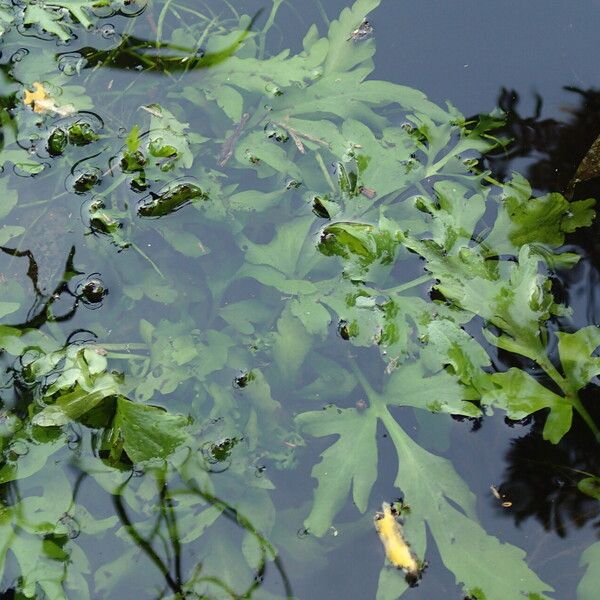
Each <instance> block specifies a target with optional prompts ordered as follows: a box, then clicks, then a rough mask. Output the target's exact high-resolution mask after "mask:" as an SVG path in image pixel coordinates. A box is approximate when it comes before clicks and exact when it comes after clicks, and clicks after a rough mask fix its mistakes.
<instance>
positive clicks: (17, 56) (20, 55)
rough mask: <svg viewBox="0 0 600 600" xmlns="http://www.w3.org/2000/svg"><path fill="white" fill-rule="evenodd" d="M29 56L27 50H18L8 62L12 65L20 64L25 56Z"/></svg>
mask: <svg viewBox="0 0 600 600" xmlns="http://www.w3.org/2000/svg"><path fill="white" fill-rule="evenodd" d="M28 54H29V50H27V48H19V49H18V50H17V51H16V52H15V53H14V54H13V55H12V56H11V57H10V61H11V62H12V63H18V62H21V61H22V60H23V59H24V58H25V57H26V56H27V55H28Z"/></svg>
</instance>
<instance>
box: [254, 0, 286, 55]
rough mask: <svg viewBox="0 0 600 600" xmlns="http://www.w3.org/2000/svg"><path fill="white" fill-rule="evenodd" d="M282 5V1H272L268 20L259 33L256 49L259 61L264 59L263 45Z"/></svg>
mask: <svg viewBox="0 0 600 600" xmlns="http://www.w3.org/2000/svg"><path fill="white" fill-rule="evenodd" d="M282 3H283V0H273V8H271V12H270V14H269V18H268V19H267V22H266V23H265V26H264V27H263V30H262V31H261V33H260V44H259V47H258V58H259V59H260V60H262V59H263V58H264V57H265V43H266V38H267V33H268V32H269V29H271V27H272V26H273V23H274V22H275V16H276V15H277V11H278V10H279V7H280V6H281V4H282Z"/></svg>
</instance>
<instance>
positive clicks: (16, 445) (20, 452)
mask: <svg viewBox="0 0 600 600" xmlns="http://www.w3.org/2000/svg"><path fill="white" fill-rule="evenodd" d="M9 450H10V452H11V454H14V455H16V456H25V455H26V454H27V453H28V452H29V446H28V445H27V444H26V443H25V442H23V441H21V440H17V441H16V442H13V443H12V444H11V445H10V447H9Z"/></svg>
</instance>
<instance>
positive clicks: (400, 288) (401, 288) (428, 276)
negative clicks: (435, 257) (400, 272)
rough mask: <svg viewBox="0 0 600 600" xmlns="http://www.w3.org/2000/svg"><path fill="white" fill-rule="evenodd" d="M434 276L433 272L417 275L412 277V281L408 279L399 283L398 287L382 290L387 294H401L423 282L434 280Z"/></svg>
mask: <svg viewBox="0 0 600 600" xmlns="http://www.w3.org/2000/svg"><path fill="white" fill-rule="evenodd" d="M433 280H434V278H433V277H432V276H431V274H429V273H427V274H425V275H421V277H417V278H416V279H412V280H411V281H407V282H406V283H403V284H401V285H397V286H396V287H393V288H389V289H387V290H382V292H384V293H385V294H400V293H402V292H405V291H406V290H410V289H412V288H414V287H417V286H419V285H421V284H423V283H427V282H428V281H433Z"/></svg>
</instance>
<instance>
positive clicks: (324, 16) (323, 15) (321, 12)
mask: <svg viewBox="0 0 600 600" xmlns="http://www.w3.org/2000/svg"><path fill="white" fill-rule="evenodd" d="M315 4H316V5H317V10H318V11H319V15H320V16H321V19H323V23H325V25H327V27H329V17H328V16H327V13H326V12H325V9H324V8H323V4H321V0H315Z"/></svg>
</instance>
